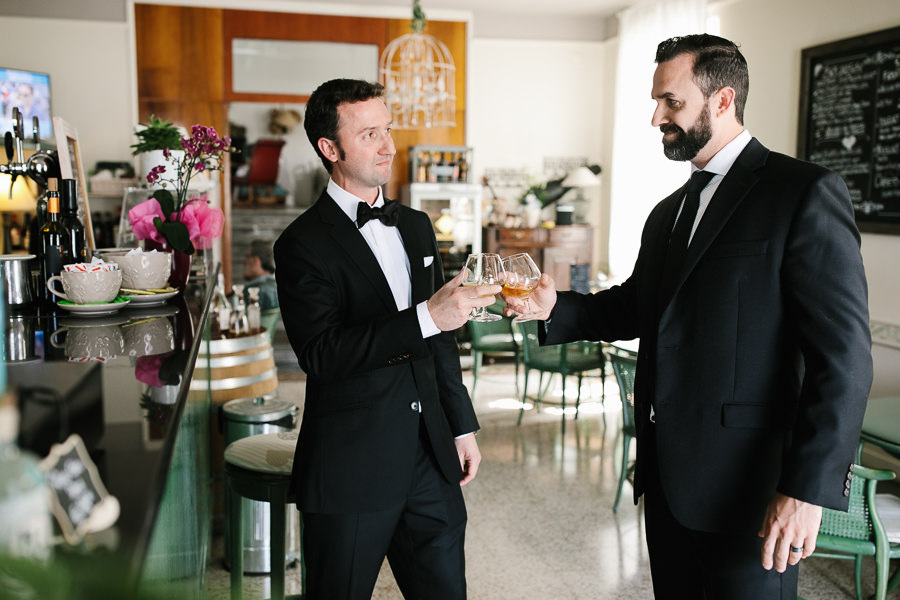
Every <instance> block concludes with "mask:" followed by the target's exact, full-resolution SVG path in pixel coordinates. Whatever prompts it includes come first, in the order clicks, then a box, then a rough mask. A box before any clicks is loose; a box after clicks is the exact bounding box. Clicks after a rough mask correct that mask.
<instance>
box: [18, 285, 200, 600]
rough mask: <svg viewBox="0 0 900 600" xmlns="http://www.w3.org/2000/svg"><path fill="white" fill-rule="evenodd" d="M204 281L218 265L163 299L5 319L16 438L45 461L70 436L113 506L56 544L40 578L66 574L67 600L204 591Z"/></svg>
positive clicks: (184, 594)
mask: <svg viewBox="0 0 900 600" xmlns="http://www.w3.org/2000/svg"><path fill="white" fill-rule="evenodd" d="M207 282H212V283H214V282H215V274H214V273H213V274H210V275H209V276H207V277H193V278H192V280H191V281H190V282H189V284H188V286H187V289H185V291H184V293H183V294H179V295H176V296H175V297H173V298H169V299H168V300H166V301H165V302H164V303H162V304H157V305H155V306H145V305H144V304H139V305H137V306H135V305H133V304H132V305H129V306H127V307H125V308H123V309H122V310H120V311H118V312H116V313H114V314H110V315H103V316H83V315H74V314H67V312H66V311H64V310H63V309H61V308H60V309H57V311H56V313H50V314H35V313H36V312H38V311H30V310H27V309H26V310H21V311H19V312H18V313H16V312H11V313H10V314H8V315H7V324H6V326H7V327H6V339H7V349H6V355H5V356H4V358H5V359H7V360H6V367H7V376H8V385H9V388H10V389H11V390H13V391H14V392H15V393H16V395H17V396H18V404H19V410H20V415H21V422H20V432H19V445H20V446H21V447H22V448H24V449H25V450H28V451H30V452H32V453H33V454H35V455H37V456H38V457H39V458H43V457H45V456H47V454H48V452H49V450H50V448H51V446H52V445H53V444H56V443H60V442H63V441H64V440H65V439H66V438H68V437H69V435H70V434H78V435H79V436H80V437H81V438H82V439H83V440H84V443H85V445H86V447H87V450H88V452H89V454H90V457H91V459H92V460H93V462H94V463H95V464H96V465H97V467H98V471H99V475H100V478H101V480H102V482H103V484H104V485H105V487H106V489H107V491H108V492H109V493H110V494H111V495H112V496H114V497H115V498H116V499H117V500H118V502H119V505H120V508H121V512H120V515H119V517H118V519H117V521H116V523H115V524H114V525H113V527H112V528H110V529H108V530H105V531H103V532H98V533H95V534H89V535H88V536H86V537H85V539H84V540H83V541H82V542H79V543H75V544H71V543H66V542H64V541H62V538H59V540H58V543H57V544H55V546H54V549H53V558H52V559H51V561H50V563H49V564H48V565H46V566H47V567H48V568H47V569H46V575H47V576H49V577H51V578H55V579H59V580H60V581H63V580H66V585H67V586H69V592H70V593H69V594H68V596H67V597H82V596H80V595H79V594H78V592H79V591H87V588H93V592H95V593H96V592H97V591H101V590H102V591H104V592H109V593H118V594H128V596H123V597H167V596H168V597H179V598H199V597H201V596H202V589H201V588H202V582H203V579H204V575H205V570H206V564H207V561H208V551H209V543H210V538H211V532H210V521H211V520H210V510H211V509H210V504H211V500H210V489H211V486H210V466H209V465H210V462H209V445H210V416H209V415H210V396H209V386H208V381H207V382H205V384H204V382H196V381H195V382H193V383H191V379H192V374H193V372H194V364H195V361H196V359H197V354H198V352H200V351H208V350H201V348H208V346H206V345H205V344H203V343H202V342H203V341H204V340H208V326H207V322H208V311H209V303H210V298H211V296H212V291H213V289H214V287H215V286H214V285H207ZM114 354H115V355H116V356H115V357H113V355H114ZM101 573H102V575H101ZM98 585H99V586H100V590H98V589H97V587H96V586H98ZM71 592H75V594H72V593H71ZM173 593H174V594H176V596H172V594H173ZM94 597H96V595H95V596H94Z"/></svg>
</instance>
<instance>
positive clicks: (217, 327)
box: [210, 273, 231, 339]
mask: <svg viewBox="0 0 900 600" xmlns="http://www.w3.org/2000/svg"><path fill="white" fill-rule="evenodd" d="M230 326H231V306H230V305H229V303H228V297H227V296H226V295H225V275H224V274H223V273H219V277H218V281H217V283H216V291H215V294H214V295H213V299H212V307H211V308H210V330H211V331H210V335H212V336H213V338H216V339H218V338H224V337H226V334H227V333H228V329H229V327H230Z"/></svg>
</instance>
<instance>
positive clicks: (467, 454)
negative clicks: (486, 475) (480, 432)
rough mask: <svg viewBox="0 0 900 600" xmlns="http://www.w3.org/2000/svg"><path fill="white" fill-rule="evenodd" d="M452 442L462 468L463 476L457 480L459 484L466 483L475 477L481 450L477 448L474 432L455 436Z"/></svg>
mask: <svg viewBox="0 0 900 600" xmlns="http://www.w3.org/2000/svg"><path fill="white" fill-rule="evenodd" d="M454 442H455V443H456V453H457V454H459V466H460V467H462V470H463V478H462V479H460V480H459V485H466V484H467V483H469V482H470V481H472V480H473V479H475V474H476V473H478V465H479V464H480V463H481V451H480V450H479V449H478V442H476V441H475V434H474V433H470V434H469V435H464V436H462V437H461V438H457V439H455V440H454Z"/></svg>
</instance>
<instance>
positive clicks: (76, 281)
mask: <svg viewBox="0 0 900 600" xmlns="http://www.w3.org/2000/svg"><path fill="white" fill-rule="evenodd" d="M57 280H59V281H62V286H63V292H60V291H58V290H57V289H56V287H55V286H54V285H53V282H54V281H57ZM121 285H122V271H118V270H116V271H63V272H62V274H61V275H54V276H53V277H51V278H49V279H48V280H47V289H48V290H50V291H51V292H52V293H53V294H56V295H57V296H59V297H60V298H62V299H63V300H68V301H69V302H73V303H75V304H105V303H107V302H112V301H113V300H114V299H115V297H116V294H118V293H119V287H121Z"/></svg>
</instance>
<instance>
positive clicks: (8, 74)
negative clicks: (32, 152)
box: [0, 67, 53, 140]
mask: <svg viewBox="0 0 900 600" xmlns="http://www.w3.org/2000/svg"><path fill="white" fill-rule="evenodd" d="M14 107H18V109H19V110H21V111H22V117H23V118H24V122H23V124H22V129H23V132H24V133H25V139H26V140H30V139H31V136H32V133H31V130H32V117H37V118H38V126H39V127H40V133H41V139H53V120H52V119H51V116H52V115H51V113H50V76H49V75H47V74H46V73H35V72H34V71H19V70H17V69H4V68H2V67H0V135H3V134H5V133H6V132H7V131H12V114H13V108H14Z"/></svg>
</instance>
